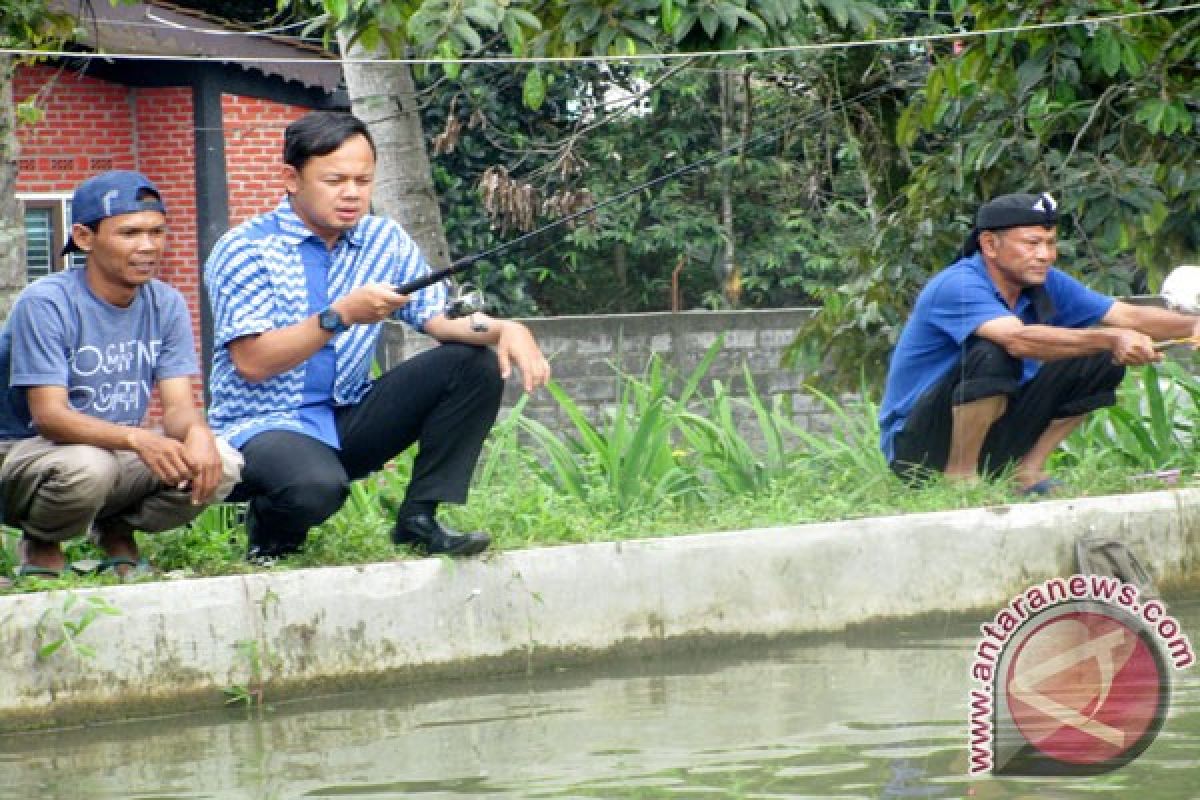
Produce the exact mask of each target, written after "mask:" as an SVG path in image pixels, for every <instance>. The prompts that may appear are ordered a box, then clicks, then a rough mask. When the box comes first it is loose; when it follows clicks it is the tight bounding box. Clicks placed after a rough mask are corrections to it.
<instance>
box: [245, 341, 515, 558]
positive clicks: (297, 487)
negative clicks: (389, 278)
mask: <svg viewBox="0 0 1200 800" xmlns="http://www.w3.org/2000/svg"><path fill="white" fill-rule="evenodd" d="M503 389H504V382H503V380H501V378H500V369H499V366H498V364H497V362H496V354H495V353H494V352H492V350H491V349H489V348H487V347H474V346H470V345H463V344H443V345H440V346H438V347H434V348H433V349H431V350H427V351H425V352H423V353H420V354H418V355H416V356H414V357H412V358H410V359H408V360H407V361H405V362H403V363H401V364H398V365H397V366H395V367H394V368H392V369H391V370H389V371H388V372H387V373H385V374H384V375H383V376H381V377H380V378H379V380H377V381H376V382H375V384H374V386H373V387H372V388H371V391H370V392H368V394H367V396H366V397H364V398H363V400H362V401H361V402H360V403H358V404H357V405H353V406H343V407H341V408H338V409H337V410H336V411H335V412H334V413H335V421H336V424H337V431H338V439H339V441H340V444H341V449H336V450H335V449H334V448H332V447H329V446H328V445H326V444H324V443H322V442H319V441H317V440H316V439H313V438H311V437H309V436H305V435H304V434H300V433H295V432H292V431H267V432H265V433H260V434H258V435H257V436H255V437H254V438H252V439H251V440H250V441H248V442H247V443H246V444H245V445H244V446H243V447H242V455H243V456H244V458H245V460H246V464H245V466H244V467H243V469H242V482H241V483H240V484H238V486H237V487H236V488H235V489H234V491H233V493H232V494H231V495H230V496H229V499H230V501H234V502H239V501H243V500H244V501H248V504H247V510H246V528H247V532H248V534H249V538H250V550H251V553H253V554H258V555H283V554H286V553H290V552H294V551H295V550H297V549H299V547H300V545H301V544H302V543H303V542H304V538H305V536H306V535H307V533H308V530H309V528H311V527H313V526H314V525H319V524H320V523H322V522H324V521H325V520H326V519H328V518H329V517H331V516H333V514H334V513H336V512H337V510H338V509H339V508H341V507H342V503H344V502H345V500H346V497H347V495H348V494H349V490H350V482H351V481H355V480H358V479H359V478H363V477H366V476H367V475H369V474H370V473H372V472H374V471H376V470H378V469H379V468H380V467H382V466H383V465H384V464H386V463H387V462H388V461H389V460H391V459H392V458H394V457H395V456H396V455H398V454H399V453H401V452H403V451H404V450H406V449H407V448H408V447H409V446H411V445H412V444H413V443H414V442H416V443H417V446H418V449H417V456H416V460H415V462H414V464H413V474H412V480H411V481H410V482H409V485H408V489H407V492H406V495H405V502H408V503H421V504H426V503H428V504H436V503H439V502H451V503H462V502H465V501H466V499H467V489H468V487H469V485H470V482H471V474H472V473H473V472H474V470H475V464H476V462H477V461H478V460H479V454H480V451H481V450H482V448H483V441H484V439H486V438H487V435H488V432H489V431H490V430H491V428H492V424H493V423H494V422H495V421H496V413H497V412H498V411H499V409H500V397H501V394H502V392H503Z"/></svg>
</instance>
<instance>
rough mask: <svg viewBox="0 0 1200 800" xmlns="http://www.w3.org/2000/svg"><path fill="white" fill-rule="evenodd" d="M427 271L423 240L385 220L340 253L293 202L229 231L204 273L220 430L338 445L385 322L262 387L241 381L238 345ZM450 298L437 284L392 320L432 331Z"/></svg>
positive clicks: (364, 226)
mask: <svg viewBox="0 0 1200 800" xmlns="http://www.w3.org/2000/svg"><path fill="white" fill-rule="evenodd" d="M428 274H429V266H428V264H426V262H425V259H424V257H423V256H422V255H421V253H420V251H419V250H418V249H417V246H416V243H415V242H413V241H412V239H411V238H410V237H409V236H408V234H406V233H405V232H404V230H403V229H402V228H401V227H400V226H399V225H398V224H396V223H395V222H393V221H392V220H389V219H385V218H383V217H377V216H373V215H367V216H365V217H363V218H362V219H361V220H359V222H358V224H357V225H356V226H355V227H354V228H353V229H352V230H349V231H347V232H345V233H344V234H343V235H342V236H341V237H340V238H339V239H338V241H337V243H336V245H335V246H334V247H333V249H332V250H331V249H329V248H328V247H326V246H325V244H324V242H323V241H322V240H321V239H320V238H319V237H318V236H316V234H314V233H313V232H312V231H311V230H309V228H308V227H307V226H306V225H305V224H304V221H303V220H301V219H300V217H299V216H297V215H296V212H295V211H294V210H293V209H292V207H291V203H290V202H289V201H288V200H287V199H286V198H285V199H284V200H283V202H281V203H280V204H279V206H278V207H277V208H276V209H275V210H274V211H270V212H268V213H266V214H263V215H261V216H258V217H255V218H254V219H251V220H248V221H246V222H244V223H242V224H241V225H239V226H237V227H236V228H234V229H233V230H231V231H229V232H228V233H226V234H225V235H224V236H222V237H221V239H220V241H219V242H217V245H216V246H215V247H214V248H213V252H212V254H211V255H210V256H209V258H208V261H207V262H206V264H205V266H204V283H205V286H206V287H207V289H208V294H209V299H210V302H211V303H212V309H213V367H212V377H211V383H210V386H211V389H212V404H211V406H210V408H209V423H210V424H211V425H212V427H213V429H214V430H216V431H217V432H218V433H220V434H221V435H222V436H224V437H226V438H227V439H228V440H229V441H231V442H232V443H233V444H234V446H236V447H241V446H243V445H244V444H245V443H246V442H248V441H249V440H250V439H251V438H253V437H254V436H256V435H258V434H259V433H262V432H263V431H269V430H289V431H295V432H297V433H302V434H305V435H307V436H311V437H313V438H315V439H317V440H319V441H322V442H324V443H326V444H328V445H329V446H330V447H334V448H336V447H338V446H339V442H338V438H337V430H336V427H335V425H334V413H335V410H336V408H337V407H339V406H345V405H353V404H356V403H359V402H361V401H362V399H363V397H365V396H366V394H367V392H368V391H369V390H370V388H371V377H370V368H371V362H372V358H373V356H374V353H375V346H376V344H377V342H378V340H379V336H380V333H381V331H382V327H383V325H382V323H375V324H372V325H352V326H350V329H349V330H347V331H345V332H343V333H340V334H338V335H337V336H334V337H333V338H332V339H331V340H330V341H329V343H328V344H327V345H326V346H325V347H323V348H322V349H321V350H319V351H318V352H317V353H315V354H314V355H313V356H312V357H311V358H309V359H306V360H305V361H304V363H302V364H300V365H298V366H297V367H295V368H294V369H291V370H288V371H287V372H284V373H281V374H279V375H275V376H274V377H271V378H268V379H267V380H264V381H260V382H258V383H250V382H249V381H246V380H245V379H243V378H242V377H241V375H239V374H238V372H237V369H236V368H235V367H234V365H233V359H232V357H231V356H230V354H229V347H228V345H229V343H230V342H232V341H233V340H234V339H237V338H239V337H241V336H251V335H254V334H257V333H263V332H265V331H269V330H274V329H277V328H283V327H287V326H289V325H293V324H295V323H298V322H300V321H302V320H303V319H305V318H306V317H309V316H312V314H314V313H316V312H317V311H319V310H321V309H322V308H324V307H325V306H327V305H328V304H329V303H331V302H333V301H334V300H336V299H338V298H339V297H343V296H345V295H346V294H348V293H349V292H351V291H352V290H354V289H356V288H358V287H359V286H364V285H366V284H368V283H385V284H391V285H399V284H402V283H406V282H408V281H410V280H413V279H414V278H419V277H423V276H425V275H428ZM445 301H446V287H445V284H444V283H440V282H439V283H435V284H433V285H432V286H428V287H426V288H424V289H421V290H419V291H417V292H415V293H414V294H413V297H412V300H411V301H410V302H409V303H408V304H407V305H405V306H404V307H403V308H401V309H399V310H398V311H397V312H396V313H395V314H394V315H393V317H394V318H395V319H398V320H402V321H404V322H407V323H408V324H409V325H411V326H412V327H414V328H415V329H417V330H423V328H424V325H425V323H426V322H428V321H429V320H430V319H431V318H433V317H434V316H436V315H437V314H440V313H442V311H443V310H444V308H445Z"/></svg>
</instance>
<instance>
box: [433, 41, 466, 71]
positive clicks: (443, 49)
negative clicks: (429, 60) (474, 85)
mask: <svg viewBox="0 0 1200 800" xmlns="http://www.w3.org/2000/svg"><path fill="white" fill-rule="evenodd" d="M459 55H460V54H459V53H456V52H455V51H454V45H453V44H452V43H451V42H450V41H448V40H446V39H443V40H442V42H441V44H439V45H438V56H439V57H440V58H444V59H446V61H445V62H444V63H443V64H442V72H444V73H446V77H447V78H449V79H450V80H452V81H456V80H458V76H459V75H461V74H462V63H461V62H459V61H455V60H453V59H457V58H458V57H459Z"/></svg>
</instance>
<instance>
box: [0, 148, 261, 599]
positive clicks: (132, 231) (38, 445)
mask: <svg viewBox="0 0 1200 800" xmlns="http://www.w3.org/2000/svg"><path fill="white" fill-rule="evenodd" d="M71 218H72V222H73V224H72V226H71V233H70V238H69V240H68V242H67V246H66V247H65V248H64V250H63V254H64V255H65V254H66V253H68V252H73V251H80V252H83V253H85V254H86V255H87V265H86V267H85V268H83V269H68V270H66V271H64V272H59V273H55V274H53V275H49V276H47V277H45V278H42V279H40V280H38V281H36V282H34V283H33V284H32V285H30V286H29V287H28V288H27V289H25V291H24V292H22V293H21V295H20V297H18V299H17V302H16V304H15V306H14V307H13V311H12V314H11V315H10V316H9V318H8V321H7V323H6V325H5V327H4V330H3V332H2V333H0V376H3V379H4V381H5V382H6V384H7V385H5V386H3V387H2V388H0V450H3V451H7V454H6V455H5V457H4V461H3V464H2V465H0V487H2V488H0V493H2V499H3V503H4V517H5V522H7V523H8V524H9V525H13V526H15V527H18V528H20V529H21V531H22V533H23V536H22V539H21V544H20V551H21V565H20V567H19V569H18V574H19V575H43V576H55V575H58V574H59V573H61V572H62V570H63V569H64V568H65V566H66V565H65V559H64V556H63V552H62V549H61V546H60V545H61V543H62V542H64V541H67V540H69V539H72V538H74V537H77V536H82V535H85V534H88V533H89V532H90V533H91V534H92V535H93V536H94V537H95V541H96V542H97V544H99V546H100V547H101V549H102V550H103V551H104V552H105V555H106V558H105V559H104V560H103V561H102V562H101V566H102V567H104V568H111V569H113V571H114V572H116V573H117V574H118V575H122V576H124V575H127V574H129V573H130V572H131V571H134V570H136V569H137V568H139V567H140V566H142V565H141V564H140V562H139V557H138V550H137V543H136V541H135V540H134V537H133V532H134V531H135V530H142V531H147V532H154V531H162V530H167V529H169V528H173V527H176V526H179V525H182V524H184V523H186V522H188V521H189V520H191V519H192V518H194V517H195V516H196V515H197V514H199V513H200V511H201V510H202V509H203V508H204V505H205V504H206V503H209V502H212V501H214V500H219V499H221V498H223V497H224V496H225V495H226V494H228V492H229V490H230V489H231V488H232V487H233V485H234V484H235V483H236V481H237V479H238V476H239V470H240V466H241V457H240V455H239V454H238V453H237V451H236V450H234V449H233V448H231V447H229V446H228V445H227V444H224V443H222V442H219V441H218V440H217V439H216V437H214V436H213V433H212V431H211V430H209V427H208V424H207V423H206V422H205V419H204V414H203V412H202V410H201V409H199V408H197V407H196V405H195V403H194V402H193V399H192V384H191V376H192V375H195V374H197V372H198V371H199V370H198V369H197V363H196V353H195V346H194V343H193V340H192V330H191V323H190V318H189V316H188V312H187V305H186V303H185V302H184V300H183V297H182V295H180V293H179V292H178V291H177V290H176V289H174V288H173V287H171V286H168V285H167V284H165V283H163V282H162V281H159V280H156V279H155V275H156V273H157V271H158V266H159V262H160V260H161V257H162V254H163V248H164V244H165V241H166V230H167V229H166V208H165V207H164V205H163V202H162V197H161V195H160V193H159V191H158V190H157V189H156V188H155V187H154V185H153V184H151V183H150V181H148V180H147V179H146V178H145V177H144V176H143V175H140V174H139V173H136V172H124V171H115V172H106V173H104V174H102V175H97V176H96V177H93V178H90V179H88V180H87V181H84V182H83V183H82V184H80V185H79V187H78V188H77V189H76V190H75V194H74V196H73V197H72V199H71ZM156 386H157V388H158V390H159V397H160V399H161V403H162V411H163V417H162V430H161V432H160V431H156V430H152V429H150V428H148V427H143V424H144V422H145V418H146V413H147V410H148V408H149V404H150V395H151V391H152V389H153V388H154V387H156Z"/></svg>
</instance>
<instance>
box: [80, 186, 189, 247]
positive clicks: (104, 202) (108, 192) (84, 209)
mask: <svg viewBox="0 0 1200 800" xmlns="http://www.w3.org/2000/svg"><path fill="white" fill-rule="evenodd" d="M147 192H148V193H150V194H152V195H153V197H146V196H145V193H147ZM139 195H141V196H142V199H140V200H139V199H138V196H139ZM139 211H158V212H160V213H163V214H166V213H167V207H166V206H165V205H163V201H162V193H161V192H159V191H158V188H157V187H156V186H155V185H154V184H153V183H151V182H150V179H149V178H147V177H146V176H145V175H143V174H142V173H140V172H132V171H130V170H113V171H112V172H102V173H100V174H99V175H96V176H93V177H91V178H88V179H87V180H86V181H84V182H83V183H81V184H79V186H77V187H76V188H75V194H74V195H72V196H71V224H72V225H74V224H75V223H77V222H78V223H79V224H80V225H94V224H96V223H97V222H99V221H100V220H102V219H108V218H109V217H116V216H119V215H121V214H136V213H137V212H139ZM78 250H79V245H77V244H75V239H74V238H73V237H71V236H70V235H69V234H68V236H67V244H66V246H65V247H63V250H62V254H63V255H64V256H65V255H66V254H67V253H74V252H76V251H78Z"/></svg>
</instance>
